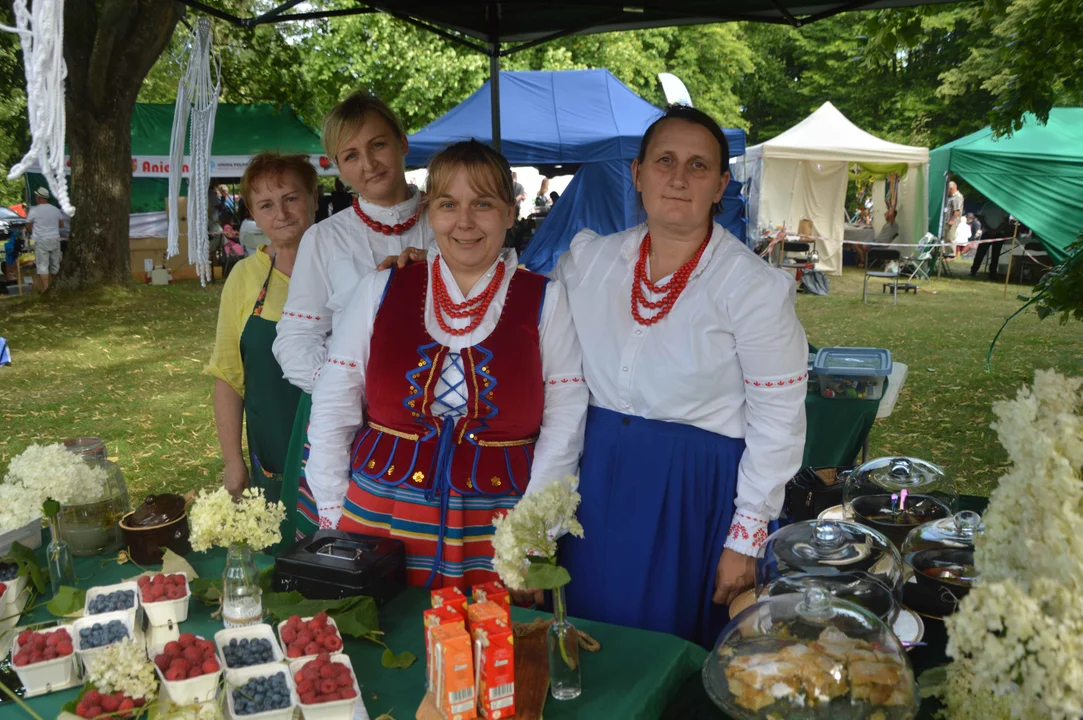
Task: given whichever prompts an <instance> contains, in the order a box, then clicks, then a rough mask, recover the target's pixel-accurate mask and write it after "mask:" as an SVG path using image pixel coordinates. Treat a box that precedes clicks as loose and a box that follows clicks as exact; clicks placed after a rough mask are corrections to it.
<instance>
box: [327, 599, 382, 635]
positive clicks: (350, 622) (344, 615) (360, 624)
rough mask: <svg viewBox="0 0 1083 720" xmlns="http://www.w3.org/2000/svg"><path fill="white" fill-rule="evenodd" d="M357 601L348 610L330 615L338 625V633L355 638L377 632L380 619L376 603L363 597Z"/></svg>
mask: <svg viewBox="0 0 1083 720" xmlns="http://www.w3.org/2000/svg"><path fill="white" fill-rule="evenodd" d="M358 600H359V602H358V603H357V604H356V605H354V606H352V607H351V608H349V609H348V610H344V611H343V610H338V611H335V612H331V613H330V615H331V617H333V618H334V619H335V624H336V625H338V629H339V632H341V633H342V634H343V635H349V636H351V637H356V638H359V637H364V636H365V635H368V634H369V633H375V632H379V630H380V619H379V616H378V614H377V612H376V601H374V600H373V599H372V598H370V597H364V596H362V597H360V598H358Z"/></svg>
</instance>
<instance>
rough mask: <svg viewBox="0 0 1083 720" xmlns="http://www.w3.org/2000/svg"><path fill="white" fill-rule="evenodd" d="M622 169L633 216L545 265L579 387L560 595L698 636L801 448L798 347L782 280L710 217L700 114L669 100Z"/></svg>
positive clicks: (709, 163) (750, 577)
mask: <svg viewBox="0 0 1083 720" xmlns="http://www.w3.org/2000/svg"><path fill="white" fill-rule="evenodd" d="M632 175H633V178H634V180H635V184H636V189H637V190H638V191H639V193H640V195H641V197H642V202H643V207H644V208H645V210H646V213H647V222H646V223H645V224H643V225H639V226H637V227H634V228H632V229H630V230H626V231H624V232H620V233H616V234H615V235H609V236H605V237H599V236H598V235H597V234H595V233H593V232H591V231H589V230H585V231H583V232H581V233H579V234H578V235H576V237H575V239H574V240H573V241H572V244H571V248H570V250H569V251H568V252H567V253H565V255H564V257H563V258H561V261H560V263H559V265H558V267H557V269H556V270H555V272H554V274H555V276H556V277H557V278H558V279H560V280H562V281H563V282H564V284H565V286H566V287H567V290H568V296H569V300H570V302H571V308H572V315H573V318H574V321H575V326H576V332H577V334H578V336H579V342H580V344H581V345H582V349H583V369H584V371H585V375H586V379H587V384H588V385H589V387H590V390H591V406H590V410H589V413H588V416H587V429H586V441H585V442H586V444H585V448H584V452H583V460H582V466H581V470H580V477H579V492H580V493H581V494H582V497H583V502H582V505H581V506H580V509H579V518H580V520H581V521H582V523H583V528H584V532H585V536H584V538H583V539H581V540H580V539H575V538H568V539H567V540H566V541H565V543H564V546H563V552H564V555H563V560H564V563H565V564H566V566H567V568H568V570H569V571H570V572H571V576H572V582H571V584H570V585H568V588H567V597H568V608H569V612H570V614H572V615H573V616H578V617H584V618H588V619H592V620H603V621H606V622H612V623H617V624H620V625H628V626H634V627H639V628H645V629H649V630H657V631H661V632H667V633H673V634H676V635H680V636H681V637H684V638H686V639H688V640H692V641H694V642H698V643H700V644H702V645H705V646H710V645H711V644H713V642H714V641H715V640H716V639H717V636H718V633H719V632H720V631H721V629H722V627H723V626H724V624H725V622H726V620H727V619H728V612H727V609H726V606H728V605H729V603H730V601H731V600H732V599H733V598H734V597H736V595H737V594H739V593H740V592H741V591H743V590H744V589H746V588H748V587H750V586H751V585H752V584H753V581H754V567H755V555H756V552H757V550H758V549H759V546H760V545H762V544H763V542H764V540H765V539H766V538H767V534H768V523H769V522H771V521H772V520H774V519H776V518H777V517H778V515H779V512H780V511H781V509H782V499H783V492H784V487H785V484H786V481H787V480H788V479H789V478H790V477H792V476H793V474H794V473H795V472H796V471H797V469H798V467H799V465H800V463H801V457H802V451H803V447H804V441H805V405H804V401H805V389H806V381H807V353H808V349H807V344H806V340H805V333H804V330H803V329H802V327H801V324H800V322H799V321H798V319H797V314H796V312H795V309H794V281H793V278H792V277H790V276H789V275H787V274H786V273H784V272H783V271H781V270H776V269H773V268H771V267H769V266H768V265H767V264H766V263H765V262H763V261H762V260H761V259H760V258H758V257H757V256H756V255H755V254H754V253H753V252H751V251H750V250H749V249H748V248H747V247H745V245H744V244H743V243H741V242H740V241H739V240H738V239H737V238H735V237H734V236H733V235H731V234H730V233H729V232H727V231H726V230H724V229H723V228H722V227H721V226H720V225H718V224H717V223H715V222H714V221H713V218H714V216H715V215H716V213H717V211H718V208H719V202H720V201H721V198H722V192H723V190H724V189H725V187H726V184H727V183H728V182H729V148H728V146H727V143H726V139H725V136H724V135H723V134H722V131H721V130H720V129H719V127H718V125H717V123H715V122H714V121H713V120H712V119H711V118H710V117H709V116H708V115H706V114H705V113H703V112H701V111H699V110H694V109H692V108H689V107H683V106H673V107H671V108H670V109H669V110H667V112H666V113H665V115H664V116H663V117H662V118H660V119H659V120H658V121H657V122H655V123H654V124H653V125H651V126H650V128H648V130H647V132H646V134H645V135H644V136H643V140H642V143H641V145H640V149H639V155H638V157H637V159H636V160H635V161H634V162H633V163H632Z"/></svg>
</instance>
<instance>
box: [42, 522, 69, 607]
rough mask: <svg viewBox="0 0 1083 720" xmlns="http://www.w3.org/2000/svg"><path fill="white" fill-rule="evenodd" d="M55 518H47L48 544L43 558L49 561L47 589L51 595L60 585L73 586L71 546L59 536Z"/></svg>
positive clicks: (54, 593)
mask: <svg viewBox="0 0 1083 720" xmlns="http://www.w3.org/2000/svg"><path fill="white" fill-rule="evenodd" d="M58 526H59V522H58V520H57V518H55V517H53V518H49V544H48V545H47V546H46V548H45V558H46V560H47V561H48V563H49V589H50V590H52V591H53V595H56V593H57V592H58V591H59V590H60V586H61V585H68V586H71V587H74V586H75V565H74V564H73V562H72V558H71V546H70V545H68V543H67V542H66V541H65V540H64V539H63V538H62V537H61V536H60V532H59V531H58Z"/></svg>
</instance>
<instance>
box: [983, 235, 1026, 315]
mask: <svg viewBox="0 0 1083 720" xmlns="http://www.w3.org/2000/svg"><path fill="white" fill-rule="evenodd" d="M1012 219H1013V220H1015V218H1012ZM1018 237H1019V221H1018V220H1015V232H1013V233H1012V249H1011V250H1009V251H1008V272H1006V273H1004V297H1005V298H1007V297H1008V282H1009V281H1010V280H1011V279H1012V257H1013V256H1014V255H1015V241H1016V238H1018ZM990 260H991V261H992V262H994V263H996V266H997V269H998V270H999V269H1000V255H999V254H998V255H997V257H995V258H990ZM1020 280H1022V278H1020Z"/></svg>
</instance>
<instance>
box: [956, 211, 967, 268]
mask: <svg viewBox="0 0 1083 720" xmlns="http://www.w3.org/2000/svg"><path fill="white" fill-rule="evenodd" d="M969 245H970V223H968V222H967V218H966V215H964V216H963V217H962V219H961V220H960V221H959V222H958V223H956V224H955V256H956V257H959V258H961V257H962V256H963V253H965V252H966V249H967V246H969Z"/></svg>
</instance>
